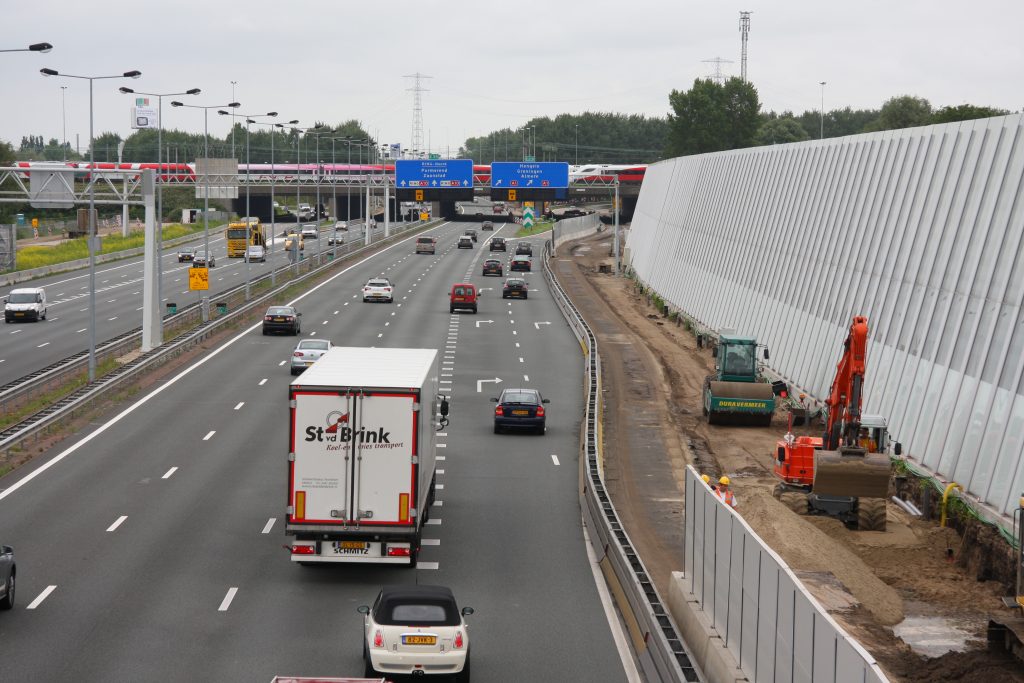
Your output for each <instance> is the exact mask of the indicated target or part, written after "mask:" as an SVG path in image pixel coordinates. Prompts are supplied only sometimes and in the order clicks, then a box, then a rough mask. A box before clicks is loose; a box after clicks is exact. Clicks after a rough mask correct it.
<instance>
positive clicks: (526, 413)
mask: <svg viewBox="0 0 1024 683" xmlns="http://www.w3.org/2000/svg"><path fill="white" fill-rule="evenodd" d="M512 414H513V415H529V414H530V411H529V410H513V411H512Z"/></svg>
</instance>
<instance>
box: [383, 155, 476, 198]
mask: <svg viewBox="0 0 1024 683" xmlns="http://www.w3.org/2000/svg"><path fill="white" fill-rule="evenodd" d="M395 194H396V195H397V198H398V201H402V202H424V201H426V202H434V201H441V200H450V201H472V199H473V161H472V160H471V159H399V160H398V161H396V162H395Z"/></svg>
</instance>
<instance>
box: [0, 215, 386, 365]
mask: <svg viewBox="0 0 1024 683" xmlns="http://www.w3.org/2000/svg"><path fill="white" fill-rule="evenodd" d="M280 232H281V228H280V226H278V233H280ZM328 234H329V230H328V229H324V230H323V231H322V232H321V237H320V239H319V240H307V242H306V249H305V252H304V253H305V256H306V257H315V256H316V254H317V253H318V251H319V250H320V249H323V250H325V251H330V250H333V247H328V246H327V236H328ZM345 234H346V240H347V241H351V240H359V239H361V238H362V235H363V232H362V226H361V225H357V226H353V229H352V230H351V231H350V232H349V233H345ZM383 234H384V226H383V224H382V223H379V224H378V225H377V229H376V231H375V233H374V237H375V238H376V237H377V236H382V235H383ZM283 243H284V239H283V238H282V237H280V236H278V237H276V238H275V240H274V244H273V245H272V247H271V253H270V254H269V256H268V258H267V262H266V263H252V264H250V265H249V272H250V274H251V276H252V277H253V278H256V277H259V276H260V275H263V274H265V273H268V272H270V268H271V267H273V266H278V267H280V266H282V265H285V264H287V263H288V254H285V252H284V246H283ZM202 245H203V240H202V239H201V238H200V239H199V240H197V241H194V242H189V243H188V244H187V245H182V247H184V246H188V247H199V248H200V249H202ZM179 248H180V247H175V248H172V249H166V250H165V251H164V253H163V255H162V256H161V263H162V269H163V279H162V280H163V296H162V301H161V304H160V305H161V308H162V309H164V310H166V308H165V305H166V303H167V302H174V303H176V304H178V307H179V310H180V308H181V307H183V306H186V305H188V304H190V303H195V302H196V301H198V294H197V293H196V292H192V291H189V289H188V269H189V268H190V264H189V263H179V262H178V249H179ZM210 252H211V253H212V254H213V256H214V259H215V261H216V265H215V266H214V267H213V268H211V269H210V290H209V293H208V295H209V296H210V298H211V299H210V300H211V302H216V298H215V297H216V296H217V294H218V293H219V292H223V291H225V290H227V289H230V288H232V287H236V286H238V285H240V284H244V283H245V271H246V268H245V261H244V260H243V259H239V258H234V259H229V258H228V257H227V246H226V245H225V243H224V231H223V229H221V228H218V229H217V230H216V231H211V234H210ZM142 285H143V260H142V257H141V256H136V257H133V258H128V259H124V260H122V261H115V262H112V263H104V264H99V265H97V266H96V340H97V343H102V342H103V341H105V340H107V339H111V338H113V337H116V336H117V335H119V334H123V333H124V332H127V331H129V330H132V329H135V328H137V327H140V326H141V325H142ZM19 287H45V288H46V296H47V299H48V305H47V308H48V312H47V319H46V320H43V321H40V322H38V323H36V322H24V323H21V322H19V323H7V324H2V325H0V384H6V383H8V382H11V381H13V380H15V379H18V378H19V377H23V376H25V375H27V374H28V373H30V372H33V371H35V370H38V369H40V368H44V367H46V366H47V365H50V364H52V363H55V362H57V361H59V360H63V359H64V358H67V357H68V356H71V355H73V354H75V353H78V352H80V351H84V350H86V349H88V348H89V270H88V268H83V269H80V270H75V271H72V272H67V273H62V274H59V275H53V276H50V277H46V278H40V279H38V280H32V281H31V282H26V283H22V284H19V285H16V286H14V287H4V288H0V298H2V297H5V296H7V294H8V293H9V292H10V291H11V290H12V289H17V288H19Z"/></svg>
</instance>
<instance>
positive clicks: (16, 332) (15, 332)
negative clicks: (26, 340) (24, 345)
mask: <svg viewBox="0 0 1024 683" xmlns="http://www.w3.org/2000/svg"><path fill="white" fill-rule="evenodd" d="M11 334H21V330H15V331H14V332H11Z"/></svg>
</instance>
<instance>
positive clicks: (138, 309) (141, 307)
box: [135, 306, 144, 311]
mask: <svg viewBox="0 0 1024 683" xmlns="http://www.w3.org/2000/svg"><path fill="white" fill-rule="evenodd" d="M143 308H144V307H143V306H139V307H138V308H136V309H135V310H136V311H141V310H142V309H143Z"/></svg>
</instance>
